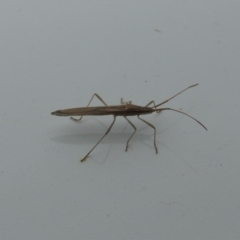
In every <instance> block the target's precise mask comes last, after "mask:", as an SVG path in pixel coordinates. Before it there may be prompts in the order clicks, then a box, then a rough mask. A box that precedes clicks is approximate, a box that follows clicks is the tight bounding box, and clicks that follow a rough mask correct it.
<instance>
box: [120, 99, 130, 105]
mask: <svg viewBox="0 0 240 240" xmlns="http://www.w3.org/2000/svg"><path fill="white" fill-rule="evenodd" d="M131 103H132V101H127V102H124V101H123V98H121V104H125V105H128V104H131Z"/></svg>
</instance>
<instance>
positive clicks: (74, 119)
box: [70, 93, 107, 122]
mask: <svg viewBox="0 0 240 240" xmlns="http://www.w3.org/2000/svg"><path fill="white" fill-rule="evenodd" d="M94 96H95V97H97V98H98V99H99V101H100V102H102V103H103V104H104V105H105V106H107V104H106V103H105V102H104V100H103V99H102V98H101V97H100V96H99V95H98V94H97V93H94V94H93V95H92V97H91V99H90V101H89V103H88V105H87V107H88V106H89V105H90V103H91V102H92V100H93V98H94ZM82 118H83V116H81V117H80V118H79V119H77V118H73V117H71V118H70V119H72V120H73V121H75V122H80V121H81V120H82Z"/></svg>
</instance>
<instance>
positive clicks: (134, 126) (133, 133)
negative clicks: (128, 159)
mask: <svg viewBox="0 0 240 240" xmlns="http://www.w3.org/2000/svg"><path fill="white" fill-rule="evenodd" d="M124 118H125V119H126V120H127V121H128V122H129V123H130V125H131V126H132V127H133V129H134V132H133V133H132V135H131V136H130V138H129V139H128V140H127V145H126V149H125V151H127V150H128V143H129V141H130V140H131V138H132V137H133V135H134V134H135V132H136V130H137V128H136V127H135V126H134V125H133V123H132V122H130V120H129V119H127V118H126V117H125V116H124Z"/></svg>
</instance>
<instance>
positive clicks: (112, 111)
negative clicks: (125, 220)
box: [51, 84, 207, 162]
mask: <svg viewBox="0 0 240 240" xmlns="http://www.w3.org/2000/svg"><path fill="white" fill-rule="evenodd" d="M197 85H198V84H194V85H192V86H190V87H188V88H185V89H184V90H182V91H181V92H179V93H177V94H175V95H174V96H173V97H171V98H169V99H167V100H165V101H163V102H162V103H159V104H155V102H154V101H151V102H149V103H148V104H147V105H146V106H143V107H142V106H138V105H134V104H132V102H131V101H128V102H123V99H121V105H112V106H108V105H107V104H106V103H105V102H104V101H103V99H102V98H101V97H100V96H99V95H98V94H96V93H95V94H93V96H92V98H91V99H90V101H89V103H88V105H87V107H81V108H70V109H65V110H57V111H55V112H52V113H51V114H52V115H57V116H80V118H79V119H76V118H73V117H71V119H72V120H73V121H76V122H79V121H81V119H82V118H83V116H104V115H113V122H112V123H111V125H110V127H109V128H108V129H107V131H106V132H105V134H104V135H103V136H102V138H101V139H100V140H99V141H98V142H97V143H96V144H95V145H94V147H93V148H92V149H91V150H90V151H89V152H88V153H87V154H86V155H85V157H84V158H82V159H81V162H83V161H85V160H86V159H87V157H88V155H89V154H90V153H91V152H92V151H93V150H94V148H95V147H96V146H97V145H98V144H99V143H100V142H101V141H102V140H103V138H104V137H105V136H106V135H107V134H108V133H109V132H110V130H111V128H112V126H113V124H114V123H115V121H116V117H117V116H123V117H124V118H125V119H126V120H127V121H128V123H129V124H130V125H131V126H132V128H133V129H134V131H133V133H132V135H131V136H130V137H129V139H128V140H127V144H126V148H125V151H127V150H128V144H129V142H130V140H131V139H132V137H133V135H134V134H135V132H136V130H137V128H136V127H135V126H134V124H133V123H132V122H131V121H130V120H129V119H128V118H127V116H137V117H138V119H140V120H141V121H142V122H144V123H146V124H147V125H148V126H149V127H151V128H153V130H154V142H153V143H154V147H155V150H156V153H158V149H157V145H156V128H155V127H154V126H153V125H152V124H151V123H149V122H147V121H146V120H144V119H142V118H140V117H139V115H146V114H151V113H153V112H156V113H160V112H162V111H165V110H171V111H175V112H178V113H181V114H184V115H186V116H188V117H190V118H192V119H193V120H195V121H196V122H198V123H199V124H200V125H201V126H202V127H203V128H205V129H206V130H207V128H206V127H205V126H204V125H203V124H202V123H201V122H199V121H198V120H197V119H195V118H194V117H192V116H190V115H188V114H187V113H184V112H182V111H179V110H176V109H173V108H157V107H159V106H161V105H163V104H165V103H167V102H168V101H170V100H171V99H173V98H175V97H176V96H178V95H179V94H181V93H182V92H184V91H186V90H187V89H189V88H192V87H195V86H197ZM94 97H97V98H98V99H99V100H100V101H101V102H102V103H103V104H104V106H101V107H89V105H90V103H91V102H92V100H93V98H94ZM151 104H152V105H153V106H152V107H150V105H151Z"/></svg>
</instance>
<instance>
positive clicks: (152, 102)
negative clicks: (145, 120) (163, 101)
mask: <svg viewBox="0 0 240 240" xmlns="http://www.w3.org/2000/svg"><path fill="white" fill-rule="evenodd" d="M151 104H153V108H155V105H156V103H155V102H154V101H151V102H149V103H148V104H147V105H146V106H145V107H148V106H150V105H151Z"/></svg>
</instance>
